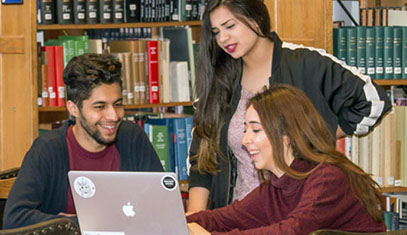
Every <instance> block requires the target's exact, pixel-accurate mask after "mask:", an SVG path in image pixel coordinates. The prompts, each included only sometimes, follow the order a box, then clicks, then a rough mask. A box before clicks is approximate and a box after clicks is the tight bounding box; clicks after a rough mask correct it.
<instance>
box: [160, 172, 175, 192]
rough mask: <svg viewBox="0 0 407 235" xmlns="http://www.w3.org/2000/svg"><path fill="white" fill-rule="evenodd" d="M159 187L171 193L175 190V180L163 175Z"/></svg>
mask: <svg viewBox="0 0 407 235" xmlns="http://www.w3.org/2000/svg"><path fill="white" fill-rule="evenodd" d="M161 185H162V186H163V187H164V189H166V190H168V191H172V190H174V189H176V188H177V180H176V179H175V178H174V177H173V176H171V175H165V176H163V177H162V178H161Z"/></svg>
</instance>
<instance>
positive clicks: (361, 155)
mask: <svg viewBox="0 0 407 235" xmlns="http://www.w3.org/2000/svg"><path fill="white" fill-rule="evenodd" d="M406 142H407V106H393V110H392V111H391V112H390V113H389V114H388V115H386V116H385V117H384V119H383V120H382V121H381V123H380V124H379V125H378V126H376V127H375V128H374V130H373V131H372V132H371V133H369V134H368V135H366V136H363V137H357V136H352V137H346V138H343V139H340V140H338V141H337V147H338V149H339V150H340V151H342V152H344V153H345V155H346V156H347V157H348V158H349V159H350V160H352V162H354V163H355V164H356V165H358V166H360V167H361V168H362V169H363V170H364V171H365V172H367V173H370V174H372V177H373V179H374V180H375V181H376V182H377V183H378V184H379V185H380V186H382V187H394V186H407V169H406V164H407V149H406Z"/></svg>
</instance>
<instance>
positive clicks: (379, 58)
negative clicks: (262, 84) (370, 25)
mask: <svg viewBox="0 0 407 235" xmlns="http://www.w3.org/2000/svg"><path fill="white" fill-rule="evenodd" d="M375 35H376V37H375V39H376V53H375V56H376V60H375V64H376V75H375V78H376V79H383V76H384V27H382V26H375Z"/></svg>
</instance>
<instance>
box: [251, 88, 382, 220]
mask: <svg viewBox="0 0 407 235" xmlns="http://www.w3.org/2000/svg"><path fill="white" fill-rule="evenodd" d="M248 105H249V106H250V105H252V106H253V108H254V109H255V110H256V111H257V113H258V115H259V118H260V121H261V124H262V127H263V129H264V131H265V133H266V134H267V137H268V139H269V141H270V143H271V146H272V148H273V157H274V162H275V163H276V166H277V167H278V168H280V169H281V170H282V171H283V172H285V174H287V175H288V176H289V177H291V178H294V179H304V178H306V177H307V176H309V175H310V174H311V173H312V172H313V171H314V170H315V169H316V168H317V167H318V166H319V165H321V164H332V165H335V166H337V167H338V168H340V169H341V170H342V171H343V172H344V173H345V174H346V176H347V178H348V183H349V186H350V189H351V191H352V192H353V193H354V195H355V196H356V198H357V199H358V200H359V201H360V202H361V203H362V204H363V206H364V207H365V208H366V210H367V211H368V213H369V215H370V216H371V217H372V218H373V219H374V220H375V221H377V222H380V221H382V214H381V210H380V209H379V205H380V199H381V194H380V192H379V188H380V187H379V185H378V184H377V183H376V182H375V181H374V180H373V179H372V178H371V176H370V175H369V174H368V173H366V172H364V171H363V170H362V169H361V168H360V167H358V166H357V165H355V164H354V163H353V162H351V161H350V160H349V159H348V158H347V157H346V156H345V155H344V154H342V153H341V152H338V151H337V150H336V148H335V140H334V139H333V136H332V134H331V132H330V131H329V129H328V127H327V125H326V123H325V121H324V119H323V118H322V117H321V116H320V115H319V113H318V112H317V110H316V109H315V108H314V106H313V104H312V103H311V101H310V100H309V99H308V98H307V96H306V95H305V94H304V93H303V92H302V91H301V90H299V89H297V88H295V87H292V86H289V85H282V84H278V85H272V86H271V87H270V88H269V89H267V90H265V91H264V92H262V93H259V94H257V95H255V96H254V97H253V98H252V99H250V101H249V103H248ZM283 136H287V137H288V139H289V140H290V147H291V149H292V152H293V155H294V157H295V158H301V159H304V160H306V161H309V162H312V163H314V164H315V165H316V166H315V167H314V168H313V169H312V170H310V171H309V172H298V171H295V170H293V169H292V168H290V167H289V166H288V165H287V163H286V162H285V160H284V147H283V146H284V145H283ZM259 173H260V174H259V175H260V178H261V179H262V180H265V181H267V180H268V179H269V175H270V172H268V171H266V170H261V171H260V172H259ZM333 193H334V192H333Z"/></svg>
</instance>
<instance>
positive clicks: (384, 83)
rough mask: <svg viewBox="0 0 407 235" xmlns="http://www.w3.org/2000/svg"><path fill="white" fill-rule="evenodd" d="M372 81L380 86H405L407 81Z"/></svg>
mask: <svg viewBox="0 0 407 235" xmlns="http://www.w3.org/2000/svg"><path fill="white" fill-rule="evenodd" d="M373 81H374V82H375V83H376V84H377V85H380V86H400V85H403V86H406V85H407V79H389V80H384V79H383V80H375V79H373Z"/></svg>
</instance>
